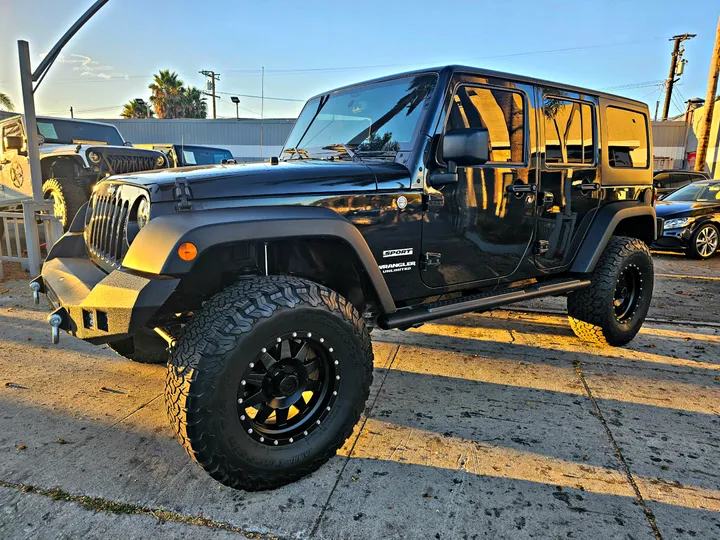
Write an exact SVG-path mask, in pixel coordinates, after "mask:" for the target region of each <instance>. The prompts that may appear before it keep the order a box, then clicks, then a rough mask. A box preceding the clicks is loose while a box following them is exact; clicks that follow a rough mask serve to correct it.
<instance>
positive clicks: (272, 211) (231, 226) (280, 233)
mask: <svg viewBox="0 0 720 540" xmlns="http://www.w3.org/2000/svg"><path fill="white" fill-rule="evenodd" d="M313 237H315V238H318V237H323V238H336V239H339V240H342V241H344V242H346V243H347V244H348V245H349V246H350V247H351V248H352V249H353V251H354V252H355V253H356V254H357V256H358V258H359V259H360V262H361V264H362V266H363V268H364V270H365V272H366V273H367V275H368V277H369V278H370V282H371V283H372V285H373V287H374V288H375V292H376V293H377V296H378V299H379V301H380V305H381V307H382V309H383V311H384V312H385V313H390V312H392V311H395V302H394V301H393V299H392V295H391V294H390V289H389V288H388V286H387V283H386V282H385V278H384V277H383V275H382V273H381V272H380V268H379V267H378V264H377V262H376V261H375V257H374V256H373V254H372V252H371V251H370V248H369V247H368V245H367V242H366V241H365V238H364V237H363V236H362V234H360V231H358V230H357V228H356V227H355V226H354V225H352V224H351V223H350V222H349V221H347V220H346V219H345V218H343V217H342V216H340V215H339V214H337V213H336V212H334V211H333V210H330V209H328V208H323V207H318V206H262V207H244V208H222V209H215V210H202V211H189V212H178V213H175V214H168V215H164V216H158V217H156V218H153V219H151V220H150V222H149V223H148V224H147V225H146V226H145V227H143V228H142V229H141V230H140V232H139V233H138V235H137V236H136V237H135V239H134V240H133V242H132V244H131V245H130V249H129V250H128V252H127V254H126V256H125V258H124V260H123V264H122V265H123V268H125V269H128V270H132V271H136V272H141V273H145V274H154V275H169V276H181V275H183V274H187V273H189V272H190V271H191V270H192V267H193V265H194V263H195V262H196V261H197V260H198V259H199V258H200V256H201V255H202V253H203V252H204V251H206V250H207V249H209V248H211V247H213V246H217V245H220V244H230V243H235V242H263V241H272V240H280V239H287V238H313ZM184 242H191V243H192V244H194V245H195V246H196V247H197V250H198V255H197V257H195V259H194V260H192V261H184V260H182V259H180V257H179V256H178V254H177V250H178V247H179V246H180V244H182V243H184Z"/></svg>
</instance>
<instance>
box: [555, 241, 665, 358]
mask: <svg viewBox="0 0 720 540" xmlns="http://www.w3.org/2000/svg"><path fill="white" fill-rule="evenodd" d="M590 281H591V285H590V286H589V287H587V288H585V289H581V290H579V291H576V292H573V293H571V294H570V295H568V302H567V307H568V316H569V317H568V318H569V320H570V326H571V327H572V329H573V332H575V335H577V336H578V337H579V338H580V339H583V340H585V341H588V342H591V343H596V344H599V345H612V346H619V345H625V344H626V343H628V342H629V341H630V340H632V339H633V338H634V337H635V335H636V334H637V333H638V332H639V331H640V327H641V326H642V324H643V322H645V317H646V316H647V312H648V309H649V308H650V300H651V299H652V292H653V281H654V271H653V262H652V258H651V256H650V250H649V249H648V247H647V246H646V245H645V243H644V242H643V241H642V240H638V239H637V238H629V237H626V236H613V237H612V238H611V239H610V241H609V242H608V244H607V246H605V251H604V252H603V254H602V256H601V257H600V260H599V261H598V263H597V265H596V266H595V269H594V270H593V272H592V274H591V275H590Z"/></svg>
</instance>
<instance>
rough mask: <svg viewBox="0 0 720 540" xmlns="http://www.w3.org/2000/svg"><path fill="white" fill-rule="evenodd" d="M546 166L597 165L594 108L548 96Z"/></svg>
mask: <svg viewBox="0 0 720 540" xmlns="http://www.w3.org/2000/svg"><path fill="white" fill-rule="evenodd" d="M543 116H544V117H545V163H547V164H561V165H566V164H584V165H592V164H593V163H594V162H595V156H594V154H595V141H594V140H593V139H594V133H595V130H594V129H593V117H594V114H593V107H592V106H591V105H590V104H589V103H580V102H577V101H568V100H565V99H562V98H556V97H552V96H545V97H544V99H543Z"/></svg>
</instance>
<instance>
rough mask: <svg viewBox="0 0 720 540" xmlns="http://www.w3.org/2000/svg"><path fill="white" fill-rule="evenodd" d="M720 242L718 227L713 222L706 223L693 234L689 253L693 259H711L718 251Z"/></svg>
mask: <svg viewBox="0 0 720 540" xmlns="http://www.w3.org/2000/svg"><path fill="white" fill-rule="evenodd" d="M719 242H720V234H719V233H718V228H717V227H716V226H715V225H713V224H712V223H706V224H705V225H701V226H700V227H698V230H697V231H695V234H693V236H692V238H691V239H690V246H689V247H688V251H687V254H688V256H689V257H692V258H693V259H709V258H710V257H712V256H713V255H714V254H715V253H716V252H717V250H718V243H719Z"/></svg>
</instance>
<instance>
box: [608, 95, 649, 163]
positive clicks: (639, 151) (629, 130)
mask: <svg viewBox="0 0 720 540" xmlns="http://www.w3.org/2000/svg"><path fill="white" fill-rule="evenodd" d="M605 118H606V121H607V133H608V141H607V151H608V159H609V161H610V166H611V167H615V168H632V169H645V168H647V166H648V161H649V155H648V135H647V117H646V116H645V115H644V114H641V113H639V112H635V111H629V110H627V109H620V108H618V107H608V108H607V109H606V111H605Z"/></svg>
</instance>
